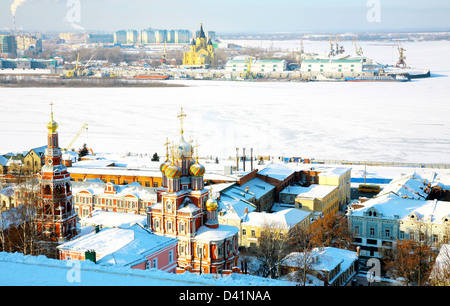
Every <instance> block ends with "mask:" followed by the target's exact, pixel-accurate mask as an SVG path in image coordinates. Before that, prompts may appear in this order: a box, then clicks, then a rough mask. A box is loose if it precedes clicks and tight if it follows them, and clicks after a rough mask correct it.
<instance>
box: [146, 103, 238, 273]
mask: <svg viewBox="0 0 450 306" xmlns="http://www.w3.org/2000/svg"><path fill="white" fill-rule="evenodd" d="M185 116H186V115H185V114H184V113H183V109H181V114H180V115H179V116H178V117H179V118H180V121H181V137H180V139H179V141H178V143H175V144H174V143H173V144H172V146H171V147H170V149H169V143H168V142H167V143H166V150H167V152H166V161H165V162H164V163H162V164H161V166H160V170H161V173H162V177H163V186H162V187H160V188H158V189H157V203H156V204H154V205H151V206H150V207H149V208H148V215H147V225H148V227H149V228H150V229H151V230H152V231H153V232H154V233H155V234H157V235H163V236H167V237H173V238H176V239H178V245H177V255H178V256H177V257H178V263H177V264H178V268H177V272H184V271H191V272H199V273H222V272H225V273H226V272H227V271H236V270H238V268H237V265H238V259H239V251H238V234H239V229H238V228H237V227H234V226H228V225H221V224H219V222H218V218H217V206H218V205H217V202H216V201H215V200H214V199H213V196H212V194H211V193H210V191H209V189H207V188H205V186H204V181H203V176H204V174H205V168H204V166H203V165H201V164H200V163H199V162H198V156H197V157H196V158H195V157H194V146H193V145H192V144H191V143H190V142H187V141H186V140H185V139H184V136H183V118H184V117H185ZM169 151H170V154H169Z"/></svg>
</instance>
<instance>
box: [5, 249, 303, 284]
mask: <svg viewBox="0 0 450 306" xmlns="http://www.w3.org/2000/svg"><path fill="white" fill-rule="evenodd" d="M69 264H70V262H69V261H66V260H57V259H50V258H47V257H45V256H29V255H23V254H21V253H6V252H1V253H0V271H2V277H1V278H0V285H8V286H14V285H15V286H35V285H46V286H61V285H63V286H79V285H80V284H82V285H83V286H108V285H109V286H143V285H144V286H295V285H296V283H295V282H289V281H282V280H276V279H269V278H263V277H259V276H254V275H245V274H237V273H233V274H231V275H227V276H219V275H218V274H215V275H214V277H211V275H210V274H201V275H198V274H197V273H181V274H176V273H168V272H165V271H161V270H157V269H150V270H140V269H130V268H129V267H122V266H105V265H99V264H94V263H93V262H91V261H81V262H79V263H78V264H79V265H80V269H81V270H82V271H83V272H82V276H81V279H80V281H81V282H80V281H76V279H71V278H69V277H67V269H68V268H67V267H68V265H69Z"/></svg>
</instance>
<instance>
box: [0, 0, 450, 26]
mask: <svg viewBox="0 0 450 306" xmlns="http://www.w3.org/2000/svg"><path fill="white" fill-rule="evenodd" d="M13 2H16V3H17V2H19V4H20V5H19V6H18V7H17V10H16V15H15V17H16V18H15V20H16V27H17V29H23V30H25V31H62V32H63V31H76V30H86V31H108V32H111V31H118V30H121V29H136V30H139V29H145V28H149V27H152V28H161V29H189V30H191V31H193V30H196V29H198V27H199V24H200V23H203V24H204V27H205V29H206V30H211V31H216V32H218V33H236V32H296V33H300V32H352V31H354V32H358V31H359V32H362V31H405V30H416V31H420V30H423V31H429V30H444V31H445V30H450V18H449V17H450V2H449V1H447V0H428V1H418V0H411V1H406V0H389V1H388V0H345V1H339V2H338V1H331V0H316V1H313V0H305V1H298V0H278V1H274V0H240V1H237V0H214V1H206V0H191V1H180V0H166V1H148V0H147V1H145V0H127V1H125V0H89V1H88V0H16V1H13V0H4V1H2V2H1V3H0V30H3V31H5V30H8V29H12V28H13V14H12V11H11V4H12V3H13Z"/></svg>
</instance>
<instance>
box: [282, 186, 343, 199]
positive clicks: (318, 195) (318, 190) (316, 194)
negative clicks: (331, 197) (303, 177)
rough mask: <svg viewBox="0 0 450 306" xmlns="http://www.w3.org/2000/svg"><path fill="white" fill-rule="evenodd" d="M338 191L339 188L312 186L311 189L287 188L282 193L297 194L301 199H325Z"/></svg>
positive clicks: (300, 187)
mask: <svg viewBox="0 0 450 306" xmlns="http://www.w3.org/2000/svg"><path fill="white" fill-rule="evenodd" d="M335 189H337V186H329V185H318V184H312V185H311V186H309V187H302V186H287V187H286V188H284V189H283V190H282V191H281V192H280V193H285V194H295V195H297V197H301V198H314V199H323V198H324V197H326V196H327V195H328V194H330V193H331V192H333V191H334V190H335Z"/></svg>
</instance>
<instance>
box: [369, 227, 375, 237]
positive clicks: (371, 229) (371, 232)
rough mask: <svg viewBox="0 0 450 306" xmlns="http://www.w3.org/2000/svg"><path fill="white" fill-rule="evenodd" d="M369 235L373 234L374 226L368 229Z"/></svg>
mask: <svg viewBox="0 0 450 306" xmlns="http://www.w3.org/2000/svg"><path fill="white" fill-rule="evenodd" d="M369 235H370V236H371V237H373V236H375V228H373V227H371V228H370V229H369Z"/></svg>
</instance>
